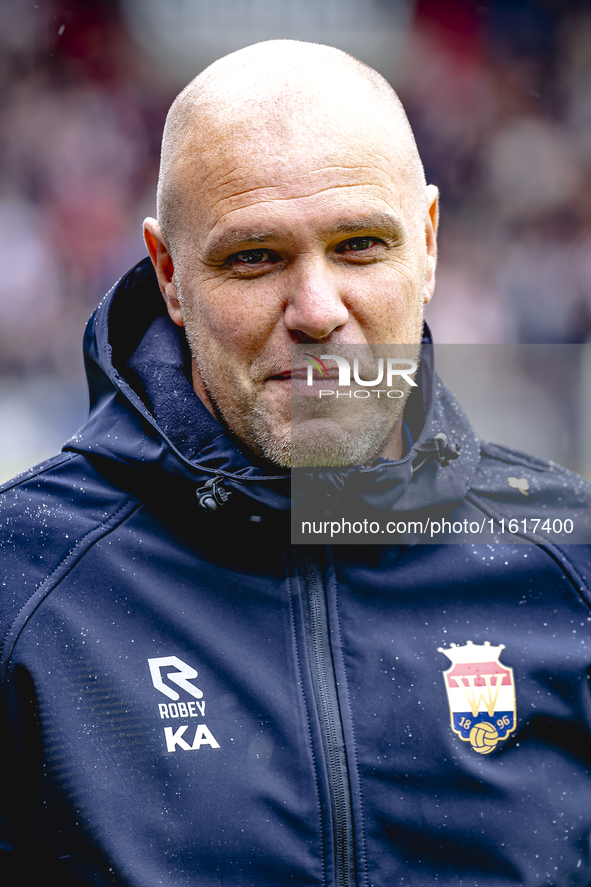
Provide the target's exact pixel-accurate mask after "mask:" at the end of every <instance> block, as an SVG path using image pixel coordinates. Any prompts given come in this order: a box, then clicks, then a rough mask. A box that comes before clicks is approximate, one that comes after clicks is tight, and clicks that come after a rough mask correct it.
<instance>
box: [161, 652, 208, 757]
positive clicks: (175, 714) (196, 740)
mask: <svg viewBox="0 0 591 887" xmlns="http://www.w3.org/2000/svg"><path fill="white" fill-rule="evenodd" d="M148 666H149V668H150V675H151V678H152V683H153V685H154V687H155V688H156V690H159V691H160V693H163V694H164V695H165V696H167V697H168V698H169V699H172V700H173V701H172V702H168V703H167V702H160V703H158V713H159V715H160V719H161V720H179V719H181V718H182V719H185V718H198V717H205V699H203V691H202V690H200V689H199V687H197V686H196V685H195V684H193V683H192V681H194V680H195V678H197V677H198V676H199V673H198V671H197V670H196V669H195V668H193V666H191V665H188V664H187V663H186V662H184V661H183V660H182V659H179V657H178V656H160V657H158V658H155V659H148ZM170 682H172V683H173V684H174V685H175V686H176V687H178V688H179V689H180V690H181V691H184V692H185V693H187V694H188V695H189V696H191V697H193V698H192V699H188V700H184V701H183V700H182V699H181V696H180V693H179V692H178V691H177V690H175V689H173V687H171V686H170ZM188 729H189V724H181V725H180V726H178V727H176V729H175V728H174V727H170V726H166V727H164V739H165V742H166V750H167V752H169V753H171V752H176V750H177V748H179V749H180V750H181V751H197V750H199V749H200V748H202V747H203V746H206V745H207V746H209V747H210V748H219V747H220V745H219V742H218V741H217V740H216V739H215V737H214V735H213V734H212V732H211V730H210V729H209V727H208V726H207V724H196V726H195V732H194V734H193V738H192V741H191V742H188V741H187V739H185V734H186V732H187V730H188ZM190 736H191V734H189V737H190Z"/></svg>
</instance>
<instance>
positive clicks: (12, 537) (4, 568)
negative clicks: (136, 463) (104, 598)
mask: <svg viewBox="0 0 591 887" xmlns="http://www.w3.org/2000/svg"><path fill="white" fill-rule="evenodd" d="M138 504H139V503H138V501H137V500H136V499H134V498H133V497H132V496H130V495H129V494H128V493H126V492H125V491H124V490H122V489H120V488H119V487H117V486H116V485H115V484H113V483H111V482H109V481H107V480H106V478H105V476H104V475H103V474H102V473H101V472H99V471H98V470H97V468H96V467H95V466H94V465H93V464H92V462H91V461H90V460H89V459H87V458H85V457H84V456H81V455H79V454H76V453H62V454H60V455H59V456H56V457H55V458H53V459H50V460H48V461H47V462H44V463H42V464H40V465H38V466H36V467H35V468H32V469H30V470H29V471H26V472H24V473H23V474H21V475H19V476H18V477H16V478H14V479H13V480H11V481H9V482H8V483H5V484H4V485H3V486H0V637H1V636H4V633H5V631H6V630H7V628H8V627H9V626H10V624H11V623H12V621H13V619H14V618H15V616H16V615H17V613H18V612H19V611H20V609H21V608H22V607H23V606H24V605H25V604H26V603H27V602H28V601H29V600H30V599H31V598H32V597H33V596H34V595H35V594H37V593H38V592H39V591H40V589H50V588H51V587H53V586H54V585H55V584H56V583H57V582H59V580H60V578H61V577H62V576H63V575H64V574H65V572H67V570H69V569H70V568H71V566H72V565H73V564H74V563H76V561H77V560H78V559H79V558H80V557H83V556H84V553H85V552H86V551H87V550H88V549H89V548H90V547H91V546H92V545H93V544H94V542H95V541H97V539H99V538H101V536H103V535H105V533H108V532H109V531H110V529H112V528H113V527H114V526H116V525H117V524H118V523H119V522H121V521H122V520H125V517H126V516H127V515H128V514H129V513H130V512H131V511H133V510H134V509H135V508H136V507H137V505H138Z"/></svg>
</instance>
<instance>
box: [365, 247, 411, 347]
mask: <svg viewBox="0 0 591 887" xmlns="http://www.w3.org/2000/svg"><path fill="white" fill-rule="evenodd" d="M421 284H422V278H421V280H420V281H419V275H418V274H417V273H416V270H415V269H414V268H412V267H409V265H407V264H402V263H397V264H394V263H392V264H389V265H388V266H385V267H377V266H376V270H375V273H373V274H369V275H367V277H366V279H365V280H364V281H363V283H362V285H359V282H358V285H357V286H355V287H353V286H351V287H350V289H349V305H348V308H349V310H350V312H352V313H353V314H354V315H355V316H356V318H357V320H358V321H359V322H360V324H361V325H362V327H364V328H365V330H366V331H367V334H368V336H369V337H370V338H371V339H372V340H373V341H374V342H376V343H380V342H382V343H384V344H388V342H389V341H390V340H391V337H392V333H393V331H395V330H400V328H401V327H404V326H405V325H406V324H407V323H409V322H410V323H411V325H412V324H413V323H414V318H415V314H416V306H417V304H419V302H420V294H421Z"/></svg>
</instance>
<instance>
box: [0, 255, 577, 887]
mask: <svg viewBox="0 0 591 887" xmlns="http://www.w3.org/2000/svg"><path fill="white" fill-rule="evenodd" d="M86 359H87V369H88V377H89V385H90V392H91V413H90V418H89V421H88V423H87V424H86V425H85V427H84V428H83V429H82V430H81V431H80V433H79V434H78V435H76V437H75V438H74V439H73V440H71V441H70V442H69V443H68V444H67V445H66V447H65V449H64V452H63V453H62V454H61V455H59V456H58V457H56V458H55V459H52V460H50V461H49V462H47V463H45V464H44V465H41V466H39V467H37V468H35V469H32V470H31V471H30V472H27V473H25V474H24V475H22V476H20V477H19V478H17V479H16V480H14V481H13V482H11V483H9V484H7V485H5V487H4V488H3V490H2V494H1V496H0V529H1V537H0V538H1V541H0V601H1V606H0V633H1V647H0V668H1V684H0V686H1V692H2V708H1V718H2V724H1V728H0V748H1V759H0V760H1V766H2V776H1V782H0V816H1V817H2V819H1V824H0V826H1V827H0V855H1V857H2V858H1V860H0V882H1V883H2V884H7V885H25V887H28V885H33V884H35V885H36V884H39V883H41V882H43V883H47V882H49V883H51V882H52V880H53V882H54V883H58V884H59V885H60V887H74V885H75V887H82V885H84V887H90V885H101V887H102V885H111V884H115V885H119V887H123V885H125V887H132V885H133V887H173V885H174V887H178V885H182V884H191V885H199V887H213V885H240V887H246V885H249V887H250V885H251V887H271V885H273V887H279V885H285V884H290V885H294V887H296V885H297V887H304V885H326V887H332V885H338V887H352V885H359V887H392V885H396V884H400V885H408V887H429V885H439V887H447V885H452V884H453V885H466V887H474V885H479V887H480V885H482V887H485V885H486V887H509V885H515V884H519V885H528V887H534V885H535V887H549V885H560V887H566V885H569V887H571V885H590V884H591V858H590V840H589V839H590V833H591V774H590V768H591V733H590V725H591V720H590V719H591V695H590V688H589V680H588V672H589V666H590V664H591V614H590V612H589V601H590V589H589V576H590V572H591V556H590V551H589V546H587V545H571V546H564V547H561V546H560V545H554V544H552V543H545V542H544V541H543V540H540V541H539V542H538V543H537V544H533V543H531V544H529V543H524V542H523V540H521V541H520V542H517V541H516V542H515V544H514V543H513V542H511V543H510V544H504V543H503V542H500V543H498V544H495V545H493V544H491V545H484V544H482V545H478V544H474V545H468V544H466V545H454V544H450V545H358V546H355V545H340V546H339V545H334V546H325V545H308V546H292V545H290V541H289V539H290V536H289V479H288V478H286V477H285V476H284V474H283V473H282V472H280V471H278V472H277V475H276V476H274V475H269V474H268V471H267V469H265V467H264V466H262V465H257V464H256V463H254V462H253V461H252V459H251V458H250V457H249V455H248V453H246V452H243V451H241V449H240V447H239V445H238V444H237V442H236V441H234V440H233V439H232V438H231V436H230V435H229V434H228V433H226V432H225V431H224V429H223V428H222V427H221V426H220V425H219V424H218V423H217V422H216V421H215V420H214V419H213V417H212V416H211V415H210V414H209V413H208V412H207V411H206V410H205V408H204V407H203V406H202V404H201V402H200V401H199V399H198V398H197V396H196V395H195V394H194V393H193V390H192V388H191V385H190V382H189V381H188V379H187V376H186V374H185V369H184V367H185V365H186V361H187V354H186V345H185V344H184V342H183V341H182V340H181V338H180V337H179V332H178V329H177V328H176V327H174V325H173V324H172V323H171V322H170V321H169V320H168V317H167V315H166V313H165V308H164V304H163V301H162V299H161V297H160V294H159V292H158V287H157V284H156V281H155V277H154V275H153V272H152V271H151V269H150V266H149V265H148V263H146V262H144V263H141V264H140V265H139V266H137V267H136V268H135V269H133V270H132V271H131V272H130V273H129V274H128V275H127V276H126V277H125V278H124V279H123V280H122V282H121V283H120V284H119V285H118V286H117V287H116V288H115V289H114V290H113V291H112V292H111V293H110V294H109V295H108V296H107V297H106V299H105V300H104V301H103V302H102V303H101V305H100V306H99V308H98V309H97V311H96V312H95V314H94V315H93V318H92V319H91V321H90V323H89V327H88V330H87V336H86ZM413 397H414V395H413ZM421 410H422V411H423V414H424V415H423V419H422V420H421V421H422V423H423V426H424V427H423V431H421V430H420V428H419V429H418V437H417V438H416V441H417V443H416V444H415V446H414V447H413V448H412V449H411V450H410V452H409V453H408V455H407V456H406V457H405V459H403V460H402V461H401V462H400V463H390V464H387V465H385V466H382V467H381V468H380V470H379V471H378V472H377V473H376V474H375V476H373V475H372V477H374V479H377V483H378V487H379V489H380V495H383V490H384V484H385V479H386V480H387V478H388V477H390V478H391V480H392V487H393V488H394V487H396V485H398V487H403V488H404V490H405V491H406V492H405V495H408V496H409V497H411V500H412V503H413V507H416V506H417V503H418V504H419V505H420V503H421V502H425V503H427V502H429V503H431V504H435V505H437V504H438V503H439V504H440V505H441V506H442V508H443V507H447V506H449V507H451V506H450V505H449V503H450V502H452V501H455V504H454V505H453V507H454V508H456V507H459V506H458V501H457V500H458V495H459V494H458V490H460V493H461V495H460V500H461V502H464V501H465V502H468V501H469V502H471V505H470V507H471V508H472V509H473V508H479V509H480V510H481V511H482V513H485V512H486V507H488V506H486V503H487V502H488V503H490V508H491V509H493V510H494V508H495V507H497V508H498V507H500V506H499V502H505V504H507V506H508V507H510V506H511V504H512V503H513V506H514V507H515V508H518V507H524V506H523V503H524V502H525V498H524V497H523V493H522V492H521V491H520V490H519V489H515V488H512V487H511V486H510V485H508V484H507V477H508V476H518V477H521V476H522V475H523V476H527V477H528V478H529V482H530V488H531V490H532V493H533V492H535V491H536V490H540V496H542V499H539V500H536V501H539V502H541V503H542V504H543V489H544V488H546V487H548V485H552V484H554V483H560V484H561V485H562V484H564V483H566V484H567V487H568V489H569V490H570V491H571V492H569V495H571V494H572V495H571V498H572V503H571V504H573V508H574V509H575V512H576V509H577V507H578V505H577V502H579V504H580V499H581V496H583V495H587V496H588V490H586V488H584V487H583V486H582V485H581V484H580V482H579V481H577V480H575V479H574V477H573V476H572V475H568V473H566V472H560V471H558V470H557V469H555V468H550V467H549V466H547V465H545V464H544V463H542V462H539V461H538V460H533V459H529V458H527V457H525V456H524V455H523V454H518V453H513V452H511V451H509V450H507V449H504V448H501V447H494V446H492V445H490V446H489V445H486V446H485V445H480V444H478V442H477V441H475V440H474V436H473V434H472V433H471V432H470V429H469V426H468V425H467V423H466V422H465V419H464V418H463V416H462V415H461V413H460V412H459V411H458V409H457V406H456V405H454V402H453V401H452V400H450V397H449V395H448V393H447V392H446V391H445V389H443V388H441V387H438V385H437V382H436V377H433V378H432V379H431V378H430V377H429V376H428V374H427V376H425V377H424V380H423V384H422V406H421V408H420V409H419V412H420V411H421ZM450 417H453V418H450ZM435 430H437V431H439V432H442V433H445V434H446V436H447V439H448V440H449V442H450V444H453V443H454V441H455V442H456V443H457V444H462V443H463V449H462V450H461V454H460V458H458V459H456V460H454V461H449V463H448V464H447V462H446V460H441V461H438V460H437V459H436V458H430V459H429V460H427V464H425V465H424V467H423V468H422V470H420V471H414V472H413V471H411V468H412V466H413V465H415V468H416V466H417V464H419V465H420V463H422V462H424V461H425V459H424V455H425V453H426V452H427V453H428V452H429V447H428V442H429V440H430V439H431V437H432V432H433V431H435ZM430 435H431V437H430ZM421 446H422V447H423V450H421ZM469 466H472V467H469ZM557 472H558V473H557ZM216 477H217V478H218V479H223V482H224V489H225V490H226V491H228V492H231V493H232V495H231V496H230V497H229V498H228V501H227V502H225V503H224V504H221V505H220V506H219V507H218V509H217V510H216V511H215V512H212V513H209V512H208V510H207V509H206V508H204V507H202V504H200V499H201V500H203V490H204V488H206V485H207V482H208V481H210V480H212V479H214V478H216ZM466 478H467V480H466ZM557 478H558V480H557ZM371 480H372V479H371V478H370V481H371ZM386 485H387V484H386ZM575 488H576V489H575ZM199 491H201V492H199ZM462 491H463V492H462ZM581 491H583V492H581ZM454 497H455V498H454ZM511 497H513V498H511ZM520 497H521V498H520ZM577 497H578V498H577ZM522 499H523V501H522ZM532 499H535V496H532ZM495 502H496V506H495ZM483 503H484V504H483ZM486 513H487V514H488V513H489V512H486ZM470 642H471V643H470ZM454 645H455V646H454ZM444 672H445V673H446V674H445V675H444ZM452 672H453V674H452Z"/></svg>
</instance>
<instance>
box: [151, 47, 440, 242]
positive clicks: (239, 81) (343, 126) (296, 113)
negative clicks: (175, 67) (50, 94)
mask: <svg viewBox="0 0 591 887" xmlns="http://www.w3.org/2000/svg"><path fill="white" fill-rule="evenodd" d="M319 139H323V140H332V141H333V142H343V141H347V140H348V142H349V143H351V144H354V143H355V142H356V141H359V140H370V141H371V144H372V147H373V149H374V150H375V151H377V152H379V153H382V154H383V155H384V156H386V157H389V158H390V160H391V162H392V164H393V165H394V166H395V168H396V174H397V175H398V176H399V177H400V179H401V184H402V193H403V194H404V196H405V199H406V201H407V202H408V204H409V209H410V216H411V217H415V216H416V218H417V220H419V221H420V220H422V217H423V215H424V210H425V201H426V198H425V177H424V172H423V167H422V164H421V161H420V158H419V154H418V151H417V147H416V143H415V140H414V137H413V134H412V130H411V128H410V125H409V123H408V119H407V117H406V114H405V112H404V109H403V107H402V104H401V103H400V100H399V99H398V96H397V95H396V93H395V92H394V90H393V89H392V88H391V87H390V85H389V84H388V83H387V81H386V80H384V78H383V77H382V76H381V75H380V74H378V73H377V72H376V71H374V70H373V69H372V68H369V67H368V66H367V65H365V64H363V63H362V62H360V61H358V60H357V59H355V58H353V57H352V56H350V55H348V54H347V53H344V52H341V50H338V49H334V48H333V47H329V46H321V45H318V44H313V43H301V42H299V41H295V40H271V41H268V42H265V43H258V44H255V45H254V46H249V47H246V48H245V49H242V50H239V51H238V52H235V53H232V54H231V55H228V56H225V57H224V58H222V59H219V60H218V61H216V62H214V64H212V65H211V66H210V67H209V68H207V69H206V70H205V71H203V72H202V73H201V74H199V76H198V77H196V78H195V79H194V80H192V81H191V83H189V85H188V86H187V87H186V88H185V89H184V90H183V91H182V92H181V93H180V94H179V96H177V98H176V100H175V101H174V103H173V105H172V107H171V109H170V111H169V114H168V117H167V120H166V125H165V129H164V136H163V141H162V157H161V166H160V175H159V180H158V221H159V224H160V229H161V231H162V235H163V237H164V238H165V240H166V241H167V243H168V244H169V246H170V248H171V250H173V251H174V249H175V246H176V245H177V243H178V239H179V235H180V233H181V232H182V230H183V227H184V224H185V220H186V213H187V210H188V209H189V207H188V205H187V202H188V199H189V200H190V196H191V194H192V193H193V192H194V182H195V178H196V177H197V178H199V177H200V175H201V174H202V173H203V174H204V175H205V176H207V168H208V165H209V160H210V159H211V158H214V159H215V158H216V157H218V156H219V155H220V152H221V153H223V154H225V155H227V156H228V159H229V160H230V162H231V160H232V159H233V156H234V157H235V162H236V164H237V165H239V164H240V157H241V156H244V153H245V151H247V152H248V154H249V156H251V157H252V156H257V155H260V159H261V164H265V163H266V162H268V161H269V153H270V152H271V153H272V154H273V157H272V160H273V161H274V162H275V163H276V162H281V159H282V158H283V162H284V163H285V165H286V166H288V165H289V162H290V154H292V153H293V152H297V151H298V150H299V149H300V148H302V149H307V148H308V147H309V145H310V144H311V143H314V142H317V141H318V140H319ZM193 209H194V210H197V211H198V207H193Z"/></svg>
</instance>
